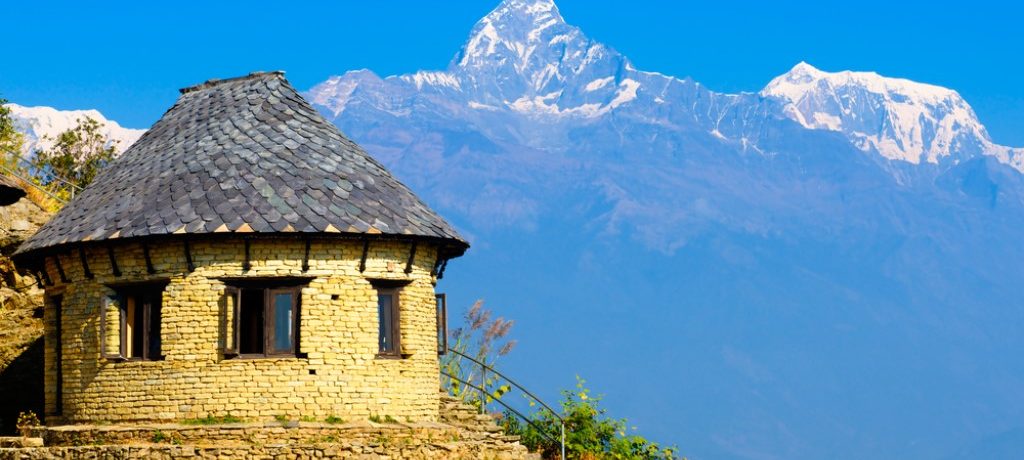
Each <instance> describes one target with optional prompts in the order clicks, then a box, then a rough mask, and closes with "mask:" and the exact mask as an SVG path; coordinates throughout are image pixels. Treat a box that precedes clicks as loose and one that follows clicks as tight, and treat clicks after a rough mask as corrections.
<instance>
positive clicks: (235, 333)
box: [221, 286, 242, 358]
mask: <svg viewBox="0 0 1024 460" xmlns="http://www.w3.org/2000/svg"><path fill="white" fill-rule="evenodd" d="M241 314H242V290H241V289H239V288H237V287H234V286H228V287H226V288H224V316H223V324H222V325H221V330H222V331H224V337H223V338H222V340H223V342H224V348H223V350H222V351H223V353H224V357H225V358H232V357H235V356H238V349H239V347H240V345H239V343H240V340H241V336H240V334H239V330H238V318H239V317H240V315H241Z"/></svg>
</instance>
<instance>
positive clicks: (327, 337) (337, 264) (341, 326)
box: [44, 239, 438, 424]
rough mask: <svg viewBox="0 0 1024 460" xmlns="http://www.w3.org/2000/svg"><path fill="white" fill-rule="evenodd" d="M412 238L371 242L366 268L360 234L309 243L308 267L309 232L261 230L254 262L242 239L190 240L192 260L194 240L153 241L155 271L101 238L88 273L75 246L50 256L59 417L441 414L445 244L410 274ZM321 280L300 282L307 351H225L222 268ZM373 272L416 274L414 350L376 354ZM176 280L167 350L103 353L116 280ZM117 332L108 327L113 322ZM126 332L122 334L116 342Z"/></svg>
mask: <svg viewBox="0 0 1024 460" xmlns="http://www.w3.org/2000/svg"><path fill="white" fill-rule="evenodd" d="M410 246H411V243H407V242H385V241H376V242H371V244H370V249H369V253H368V257H367V260H366V267H365V270H364V271H363V272H360V270H359V264H360V257H361V255H362V250H363V243H362V242H361V241H355V240H342V239H334V240H316V239H315V240H312V242H311V245H310V248H309V258H308V265H309V267H308V270H305V271H304V270H303V269H302V268H303V267H302V265H303V258H304V255H305V249H306V247H305V243H304V242H303V241H302V240H299V239H294V240H292V239H253V240H252V242H251V246H250V261H251V268H250V269H249V270H243V260H244V243H243V241H242V240H241V239H237V240H224V241H216V242H212V241H208V242H199V241H193V242H191V243H190V253H191V257H192V260H193V263H194V265H195V269H194V271H191V272H190V271H189V270H188V269H187V263H186V257H185V249H184V244H183V243H182V242H180V241H179V242H170V243H165V244H162V245H159V246H157V245H155V244H154V245H151V247H150V248H149V252H150V256H151V260H152V263H153V268H154V269H155V273H154V274H149V273H147V268H146V265H145V259H144V257H143V248H142V246H141V245H139V244H127V245H118V246H115V247H114V257H115V260H116V262H117V265H118V268H119V269H120V271H121V276H115V275H114V270H113V266H112V264H111V262H110V258H109V254H108V253H107V251H106V250H105V249H104V248H93V249H89V250H87V251H86V260H87V261H88V266H89V269H90V271H91V272H92V273H93V275H94V278H93V279H88V278H87V277H86V276H85V271H84V269H83V266H82V264H81V262H80V260H79V255H78V253H77V251H75V252H73V253H66V254H63V255H61V256H60V266H61V267H60V268H62V269H63V271H64V275H65V277H66V278H67V279H68V282H62V281H61V276H60V274H59V272H58V267H57V264H56V261H55V259H54V257H48V258H47V260H46V266H47V271H48V274H49V277H50V278H51V280H53V283H54V285H53V286H48V287H47V289H46V291H47V294H48V298H50V299H53V298H54V296H60V297H61V298H62V304H63V313H62V329H63V343H62V345H61V346H62V350H61V351H62V354H63V363H62V365H63V382H62V388H63V414H62V416H61V417H58V416H56V410H57V407H56V385H57V382H56V375H57V372H56V369H57V368H56V365H57V363H56V362H55V359H54V358H55V355H56V349H55V347H56V335H55V324H56V322H55V311H56V309H55V308H53V306H52V303H51V305H48V308H46V313H45V318H44V321H45V324H46V361H45V380H46V385H45V392H46V413H47V414H48V415H49V417H48V418H47V421H48V423H50V424H52V423H56V422H65V423H81V422H125V421H173V420H182V419H192V418H204V417H207V416H224V415H228V414H230V415H232V416H236V417H240V418H242V419H246V420H269V419H273V418H274V417H286V418H289V419H299V418H303V417H306V418H312V419H317V420H322V419H324V418H325V417H328V416H337V417H341V418H344V419H348V420H365V419H367V418H368V417H370V416H371V415H378V416H384V415H389V416H392V417H394V418H395V419H398V420H401V421H414V422H431V421H436V420H437V417H438V359H437V342H436V316H435V301H434V288H433V283H434V281H435V280H434V278H433V276H432V274H431V269H432V268H433V266H434V264H435V262H436V250H435V248H434V247H432V246H430V245H425V244H422V243H421V244H419V245H418V248H417V250H416V255H415V259H414V261H413V264H412V271H411V272H410V273H408V274H407V273H405V266H406V261H407V260H408V258H409V253H410ZM287 276H292V277H303V276H304V277H311V278H312V279H311V280H310V281H309V284H308V285H307V286H306V287H305V288H303V289H302V291H301V310H300V311H301V314H300V318H299V325H300V337H301V349H300V350H299V351H300V352H301V353H303V356H304V357H301V358H300V357H287V358H262V359H242V358H226V357H225V356H224V354H223V353H222V347H223V344H224V343H226V340H228V339H227V337H226V336H227V335H229V334H230V331H227V330H226V324H230V321H227V315H228V313H227V310H228V308H227V303H228V302H227V300H226V297H225V286H226V284H225V281H224V280H223V279H224V278H240V277H248V278H268V277H287ZM373 279H392V280H405V281H408V282H409V284H407V285H406V286H405V287H403V288H402V291H401V293H400V305H401V314H400V330H401V345H402V352H403V356H404V358H403V359H383V358H378V357H377V351H378V318H377V297H376V291H375V290H374V288H373V286H372V285H371V284H370V280H373ZM152 280H166V281H167V282H168V285H167V287H166V290H165V291H164V294H163V299H162V304H163V306H162V316H163V318H162V326H161V327H162V333H161V337H162V352H163V354H164V356H165V357H164V359H163V360H161V361H127V362H115V361H111V360H107V359H104V358H102V357H101V343H102V342H103V341H104V338H103V337H101V336H100V334H101V330H102V329H103V328H101V327H100V323H101V318H100V312H101V311H102V310H103V307H102V305H103V304H104V302H105V301H106V300H105V299H107V298H109V297H110V296H112V295H113V294H114V290H113V289H111V288H110V287H109V286H111V285H116V284H122V283H129V282H140V281H152ZM108 329H109V328H108ZM115 343H116V340H115Z"/></svg>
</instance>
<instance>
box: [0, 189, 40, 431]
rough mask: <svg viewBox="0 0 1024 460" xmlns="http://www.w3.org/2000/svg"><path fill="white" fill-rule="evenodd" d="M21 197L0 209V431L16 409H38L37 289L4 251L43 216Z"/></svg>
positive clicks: (32, 229)
mask: <svg viewBox="0 0 1024 460" xmlns="http://www.w3.org/2000/svg"><path fill="white" fill-rule="evenodd" d="M49 217H50V213H49V212H47V211H45V210H43V209H42V208H40V207H39V206H37V205H36V204H35V203H33V202H32V201H30V200H29V199H27V198H22V199H21V200H19V201H17V202H16V203H14V204H12V205H9V206H3V207H0V433H2V434H11V433H13V432H14V430H15V426H14V425H15V422H16V421H17V418H18V413H19V412H21V411H27V410H31V411H33V412H35V413H36V414H40V416H41V415H42V412H43V319H42V316H43V314H42V313H43V291H42V289H39V287H38V286H37V285H36V280H35V279H34V278H32V277H30V276H21V275H19V274H18V272H17V270H15V267H14V263H12V262H11V259H10V255H11V253H13V252H14V250H15V249H17V247H18V245H19V244H21V242H22V241H24V240H25V238H28V237H29V236H30V235H32V234H33V233H35V231H36V229H38V228H39V227H40V226H41V225H42V224H43V223H45V222H46V221H47V219H49Z"/></svg>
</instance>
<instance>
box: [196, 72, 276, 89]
mask: <svg viewBox="0 0 1024 460" xmlns="http://www.w3.org/2000/svg"><path fill="white" fill-rule="evenodd" d="M267 76H270V77H274V78H281V79H284V71H283V70H273V71H270V72H264V71H257V72H250V73H249V74H248V75H242V76H240V77H231V78H211V79H209V80H206V81H204V82H202V83H200V84H198V85H192V86H186V87H184V88H181V89H179V90H178V91H180V92H181V94H188V93H191V92H194V91H200V90H204V89H207V88H213V87H214V86H218V85H222V84H224V83H231V82H236V81H242V80H255V79H258V78H264V77H267Z"/></svg>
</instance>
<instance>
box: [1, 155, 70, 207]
mask: <svg viewBox="0 0 1024 460" xmlns="http://www.w3.org/2000/svg"><path fill="white" fill-rule="evenodd" d="M5 153H6V154H7V155H8V156H9V157H12V158H14V160H15V165H14V166H15V167H10V166H8V165H6V164H0V169H2V170H3V171H4V172H5V173H7V174H9V175H11V176H14V177H17V178H18V179H21V182H22V183H24V184H27V185H28V186H29V187H32V188H34V189H36V190H39V191H40V192H43V193H45V194H46V196H48V197H50V198H52V199H53V200H55V201H57V202H58V203H60V204H66V203H67V201H68V200H65V199H63V198H60V197H58V196H57V195H55V194H54V193H52V192H50V191H49V190H48V189H47V188H46V187H43V186H41V185H39V184H37V183H35V181H33V180H32V177H30V176H28V175H26V174H25V172H27V173H28V174H30V175H37V176H39V177H45V178H46V179H49V181H50V182H58V183H60V184H62V185H61V186H62V187H66V188H67V190H68V192H69V193H70V195H71V199H74V198H75V194H76V193H78V192H80V191H81V190H82V187H79V186H78V185H76V184H75V183H74V182H71V181H70V180H68V179H65V178H63V177H61V176H59V175H57V174H55V173H54V172H53V171H44V170H41V169H40V168H37V167H36V166H35V165H34V164H32V162H31V161H28V160H26V159H25V157H23V156H21V155H19V154H18V153H15V152H5Z"/></svg>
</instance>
